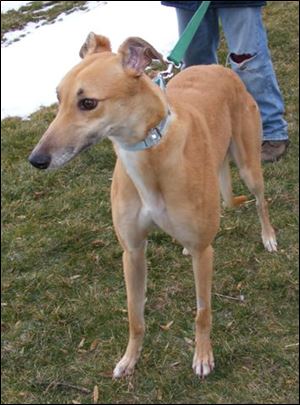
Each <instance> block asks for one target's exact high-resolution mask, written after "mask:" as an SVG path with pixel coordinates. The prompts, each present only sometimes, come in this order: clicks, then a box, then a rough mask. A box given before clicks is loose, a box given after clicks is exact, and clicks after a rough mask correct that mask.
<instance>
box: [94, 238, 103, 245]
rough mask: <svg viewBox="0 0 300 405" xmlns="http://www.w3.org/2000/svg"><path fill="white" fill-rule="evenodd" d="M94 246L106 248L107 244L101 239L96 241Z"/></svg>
mask: <svg viewBox="0 0 300 405" xmlns="http://www.w3.org/2000/svg"><path fill="white" fill-rule="evenodd" d="M92 245H93V246H105V242H104V241H103V240H101V239H95V240H93V242H92Z"/></svg>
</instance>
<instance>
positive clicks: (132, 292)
mask: <svg viewBox="0 0 300 405" xmlns="http://www.w3.org/2000/svg"><path fill="white" fill-rule="evenodd" d="M123 266H124V275H125V282H126V291H127V305H128V320H129V342H128V346H127V349H126V352H125V354H124V356H123V357H122V359H121V360H120V361H119V363H118V364H117V365H116V367H115V369H114V378H119V377H123V376H126V375H129V374H132V373H133V370H134V366H135V364H136V362H137V360H138V358H139V355H140V352H141V350H142V343H143V337H144V331H145V322H144V306H145V290H146V277H147V274H146V273H147V269H146V260H145V248H144V246H143V247H141V248H137V249H133V250H130V251H128V250H127V251H124V253H123Z"/></svg>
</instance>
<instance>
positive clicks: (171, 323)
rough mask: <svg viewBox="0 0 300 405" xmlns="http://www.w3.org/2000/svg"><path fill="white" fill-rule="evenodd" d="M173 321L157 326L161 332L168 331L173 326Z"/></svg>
mask: <svg viewBox="0 0 300 405" xmlns="http://www.w3.org/2000/svg"><path fill="white" fill-rule="evenodd" d="M173 323H174V321H170V322H168V323H167V324H166V325H159V326H160V328H161V329H162V330H169V329H170V327H171V326H172V325H173Z"/></svg>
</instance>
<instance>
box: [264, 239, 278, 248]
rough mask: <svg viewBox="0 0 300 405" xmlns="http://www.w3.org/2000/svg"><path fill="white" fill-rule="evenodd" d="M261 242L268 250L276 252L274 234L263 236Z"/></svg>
mask: <svg viewBox="0 0 300 405" xmlns="http://www.w3.org/2000/svg"><path fill="white" fill-rule="evenodd" d="M263 244H264V247H265V248H266V249H267V251H268V252H277V241H276V238H275V236H272V237H270V238H263Z"/></svg>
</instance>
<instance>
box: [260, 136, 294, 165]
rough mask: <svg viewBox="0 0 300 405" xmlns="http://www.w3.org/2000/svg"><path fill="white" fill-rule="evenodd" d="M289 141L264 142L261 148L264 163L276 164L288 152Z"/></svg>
mask: <svg viewBox="0 0 300 405" xmlns="http://www.w3.org/2000/svg"><path fill="white" fill-rule="evenodd" d="M288 145H289V140H284V141H264V142H263V143H262V147H261V160H262V161H263V162H276V161H277V160H279V159H280V158H281V157H282V156H283V155H284V154H285V152H286V150H287V147H288Z"/></svg>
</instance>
